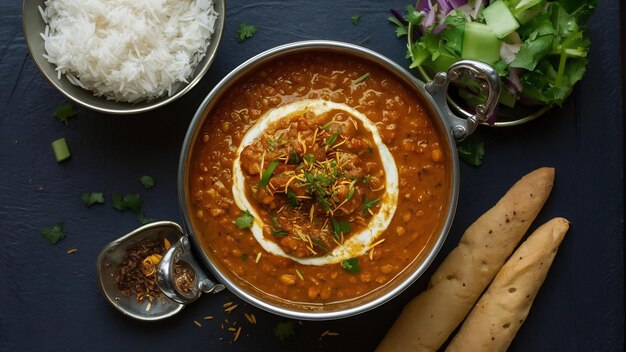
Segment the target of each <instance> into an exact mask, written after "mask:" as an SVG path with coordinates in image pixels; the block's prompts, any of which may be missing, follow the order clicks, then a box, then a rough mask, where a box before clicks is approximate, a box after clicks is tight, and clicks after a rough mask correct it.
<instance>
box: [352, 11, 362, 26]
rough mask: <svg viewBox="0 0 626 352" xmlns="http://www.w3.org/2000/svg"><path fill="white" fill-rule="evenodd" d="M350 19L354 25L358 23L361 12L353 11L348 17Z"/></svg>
mask: <svg viewBox="0 0 626 352" xmlns="http://www.w3.org/2000/svg"><path fill="white" fill-rule="evenodd" d="M350 20H351V21H352V24H354V25H357V24H359V21H360V20H361V14H360V13H355V14H354V15H352V16H351V17H350Z"/></svg>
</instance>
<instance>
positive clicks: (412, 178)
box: [189, 53, 451, 303]
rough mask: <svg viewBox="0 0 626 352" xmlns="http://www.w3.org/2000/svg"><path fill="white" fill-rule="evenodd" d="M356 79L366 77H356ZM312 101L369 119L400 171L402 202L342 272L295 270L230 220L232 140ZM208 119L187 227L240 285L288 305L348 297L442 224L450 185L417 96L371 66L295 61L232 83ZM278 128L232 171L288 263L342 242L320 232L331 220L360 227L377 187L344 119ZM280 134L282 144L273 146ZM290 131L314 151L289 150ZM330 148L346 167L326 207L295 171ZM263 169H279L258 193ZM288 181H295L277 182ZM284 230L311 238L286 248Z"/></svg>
mask: <svg viewBox="0 0 626 352" xmlns="http://www.w3.org/2000/svg"><path fill="white" fill-rule="evenodd" d="M365 74H369V75H367V76H366V77H367V78H366V79H360V77H363V76H364V75H365ZM318 98H319V99H323V100H329V101H333V102H337V103H343V104H346V105H348V106H351V107H353V108H355V109H356V110H358V111H359V112H361V113H363V114H364V115H365V116H367V117H368V118H369V120H371V121H372V122H373V123H374V124H375V125H376V126H377V127H378V131H379V134H380V135H381V137H382V140H383V142H384V143H385V145H386V146H387V148H388V149H389V150H390V152H391V154H392V155H393V157H394V160H395V162H396V165H397V169H398V177H399V194H400V196H399V198H398V204H397V209H396V212H395V215H394V217H393V219H392V220H391V223H390V225H389V226H388V228H387V230H386V231H385V232H384V233H383V234H381V235H380V237H379V238H378V239H377V243H379V244H378V245H376V246H374V247H372V248H371V249H370V250H369V251H368V252H367V253H366V254H365V255H362V256H361V257H359V258H358V259H356V260H357V261H358V270H354V269H355V268H354V267H352V268H349V269H350V270H346V268H344V267H342V265H341V264H328V265H321V266H314V265H303V264H299V263H296V262H294V261H292V260H290V259H288V258H285V257H282V256H277V255H272V254H270V253H267V252H265V251H264V250H263V248H262V247H261V245H260V244H259V243H258V242H257V241H256V240H255V238H254V236H253V235H252V233H251V232H250V230H249V229H239V228H238V227H237V226H235V224H234V221H235V220H236V219H237V218H239V217H240V216H241V214H242V210H241V209H239V208H238V206H237V205H236V204H235V202H234V201H233V195H232V167H233V160H235V158H236V152H237V149H238V147H239V144H240V142H241V139H242V137H243V136H244V134H245V133H246V131H247V130H248V129H249V128H250V127H251V126H252V125H253V124H254V123H255V122H256V121H257V119H258V118H259V117H260V116H262V115H263V114H264V113H266V112H267V111H269V110H271V109H272V108H274V107H277V106H279V105H281V104H286V103H290V102H293V101H296V100H301V99H318ZM208 114H209V116H208V117H207V119H206V120H205V122H204V125H203V126H202V129H201V132H200V133H199V137H198V139H197V141H196V143H195V145H194V146H193V151H192V155H191V161H190V162H191V168H190V170H191V171H190V174H189V185H190V188H189V192H190V195H191V197H190V199H191V201H190V204H189V207H190V209H191V214H192V225H193V228H194V231H196V234H197V235H198V238H199V239H200V242H201V244H202V246H203V247H204V249H205V250H206V251H207V252H210V253H212V256H213V257H215V258H218V261H219V263H216V264H217V265H218V266H220V267H221V268H222V269H226V270H227V271H229V272H231V273H232V274H233V276H234V277H233V279H234V281H236V282H238V283H240V284H241V285H244V286H248V287H250V286H251V287H254V288H256V289H259V290H261V291H263V292H264V293H266V294H269V295H273V296H278V297H281V298H283V299H287V300H291V301H294V302H314V303H325V302H334V301H342V300H347V299H353V298H357V297H360V296H362V295H365V294H367V293H368V292H371V291H373V290H376V289H377V288H379V287H381V286H383V285H385V284H386V283H388V282H390V281H391V280H392V279H393V278H394V277H395V276H397V275H398V274H399V273H400V272H401V271H402V270H403V269H404V268H406V267H407V266H408V265H409V264H410V263H411V262H413V261H414V260H415V259H416V258H417V257H418V255H419V254H420V252H422V251H423V250H424V249H425V247H427V246H428V245H429V241H430V240H431V237H432V236H433V235H435V234H436V233H437V231H439V229H440V228H441V225H442V222H443V221H444V220H445V214H446V212H447V204H448V199H449V196H450V193H449V188H450V187H449V185H450V182H451V170H450V160H448V158H449V151H448V150H447V146H446V145H445V143H444V141H443V139H442V137H441V135H440V132H439V131H438V130H437V128H436V127H435V125H434V123H433V122H432V120H431V117H430V116H429V112H428V110H427V109H426V108H425V106H424V103H423V102H422V101H421V98H420V97H419V96H418V95H417V94H416V93H415V92H413V91H412V90H411V89H409V88H407V87H406V86H405V85H404V84H403V83H402V82H401V81H400V80H399V79H397V78H396V77H394V76H392V75H390V74H389V73H387V72H386V71H385V70H384V69H382V68H380V67H378V66H377V65H374V64H371V63H368V62H366V61H361V60H359V59H356V58H353V57H348V56H344V55H342V54H337V53H306V54H293V55H290V56H287V57H283V58H280V59H276V60H274V61H272V62H270V63H268V64H265V65H264V66H262V67H260V68H258V69H256V70H255V71H254V72H253V73H251V74H248V75H247V76H245V77H243V78H242V79H240V80H239V81H238V82H236V83H235V84H234V85H233V86H231V87H230V88H229V89H228V90H227V91H226V92H225V93H224V94H223V95H222V96H221V97H220V100H219V101H218V102H217V103H216V105H215V106H214V107H213V108H212V109H211V110H210V111H209V112H208ZM329 122H330V123H329ZM281 123H282V125H281V124H280V123H279V124H278V125H277V126H272V127H270V128H269V129H268V131H266V132H265V134H264V135H263V136H262V137H261V138H260V139H259V140H258V141H256V142H255V143H253V144H252V145H249V146H248V147H246V148H245V149H244V151H243V152H242V155H241V165H242V169H243V170H244V173H245V174H246V180H247V184H248V185H249V186H250V187H249V193H248V194H247V197H248V199H251V200H254V202H253V203H254V204H255V207H257V206H258V210H260V213H261V214H263V215H262V217H263V222H264V224H265V225H266V226H265V228H264V234H265V236H266V237H267V238H272V239H273V240H274V241H275V242H276V243H277V244H279V245H281V247H282V248H283V249H284V250H285V252H287V253H289V254H291V255H293V256H296V257H302V256H316V255H323V254H324V253H325V251H328V250H332V247H334V246H336V245H337V244H338V243H340V241H341V235H344V236H347V235H349V234H344V233H341V232H340V233H337V232H336V231H333V230H332V226H329V222H331V224H332V221H333V219H336V220H338V221H345V222H348V223H349V224H350V225H351V226H350V228H351V230H352V231H354V230H353V229H355V228H358V227H359V226H366V225H367V220H368V218H369V217H370V216H371V214H368V213H369V212H374V211H375V209H376V199H377V197H379V196H380V194H381V192H382V189H378V186H377V185H379V184H381V183H382V181H381V179H382V178H384V170H381V169H380V162H379V161H380V160H379V159H377V158H376V156H377V154H376V153H375V148H376V146H375V145H373V142H372V140H371V134H370V135H368V134H367V133H363V132H357V131H359V124H358V123H354V121H350V117H349V116H345V115H344V116H342V113H334V112H330V113H329V114H327V115H325V116H322V117H319V116H307V115H306V114H301V115H298V116H292V117H289V118H288V119H287V120H285V121H281ZM343 123H346V124H343ZM352 124H353V125H354V130H351V129H349V125H352ZM341 126H343V127H344V128H343V129H342V128H339V127H341ZM361 130H363V129H362V128H361ZM279 131H282V132H281V135H283V134H284V136H283V138H284V141H280V143H283V144H278V145H277V143H278V142H279V141H278V139H279V138H275V137H276V134H277V133H278V132H279ZM349 131H351V132H349ZM298 132H300V134H301V135H300V139H301V140H302V139H306V138H308V140H309V143H308V144H306V145H308V146H312V145H313V144H315V141H317V144H318V146H317V148H315V149H317V150H315V149H310V150H309V153H306V151H304V150H302V148H301V147H298V143H292V142H294V141H293V137H294V136H295V137H296V141H297V140H298ZM315 133H317V135H318V136H315V138H314V137H313V135H315ZM333 136H335V137H333ZM290 138H291V139H290ZM331 138H334V140H333V141H332V143H328V142H329V140H330V139H331ZM270 141H273V142H270ZM349 142H350V143H349ZM339 143H342V144H343V148H342V151H343V152H345V153H346V155H345V157H346V158H350V159H351V160H352V161H351V162H350V163H349V164H346V168H347V169H345V170H343V171H342V172H343V174H342V175H343V176H342V177H340V178H338V179H337V180H334V181H336V182H337V183H336V185H337V186H341V187H339V189H331V190H330V191H329V192H330V196H328V198H327V199H326V200H325V201H326V202H328V204H327V205H328V206H327V207H324V206H323V205H324V201H320V200H318V199H315V198H316V196H317V195H318V194H317V193H316V192H315V190H311V189H310V188H309V187H308V185H310V183H307V181H306V176H305V174H304V171H303V170H306V168H307V167H309V166H310V165H308V164H307V159H306V158H309V162H313V160H315V161H318V162H319V161H322V162H324V161H326V162H329V161H330V160H333V158H335V159H336V155H334V154H333V155H331V154H330V153H332V152H333V150H335V151H336V150H338V149H340V148H341V147H337V148H336V149H333V148H332V146H333V145H336V144H339ZM326 144H329V145H330V146H329V148H326V146H327V145H326ZM270 149H271V150H270ZM264 153H265V154H264ZM316 153H317V154H316ZM308 155H313V157H312V159H311V156H308ZM340 157H341V155H340ZM273 161H278V162H277V163H275V165H274V168H273V170H272V172H270V174H269V177H268V179H267V180H266V183H267V184H266V185H263V187H259V184H260V183H261V180H262V179H263V176H265V175H263V174H264V171H267V169H268V167H269V166H270V165H271V164H272V162H273ZM319 164H323V163H319ZM348 165H350V166H348ZM299 167H300V169H298V168H299ZM297 169H298V170H297ZM318 171H319V170H318ZM296 173H297V175H296ZM293 176H300V178H299V179H297V180H291V184H289V185H287V184H286V183H287V182H288V181H289V179H291V178H292V177H293ZM368 182H372V183H371V184H368ZM289 192H291V193H292V194H288V193H289ZM349 193H352V195H351V196H350V197H348V194H349ZM294 197H295V198H294ZM346 198H348V199H347V200H346ZM295 200H297V202H298V203H296V202H295ZM368 202H369V203H368ZM366 204H368V205H369V206H366ZM311 207H313V210H311ZM315 207H317V209H315ZM370 208H371V209H370ZM281 209H282V210H281ZM279 210H280V211H279ZM330 210H332V211H330ZM311 214H313V215H311ZM311 218H314V219H317V220H311ZM325 219H326V220H325ZM294 224H296V225H297V226H309V227H308V228H307V230H306V231H305V232H306V233H307V234H311V233H313V234H314V235H313V236H312V237H314V238H309V239H308V240H306V241H304V240H300V241H297V243H296V244H293V243H291V242H292V241H290V240H285V239H290V238H295V237H296V236H299V235H298V234H297V233H295V231H294V226H293V225H294ZM307 224H309V225H307ZM311 229H314V230H311ZM337 235H339V236H337ZM383 239H384V241H382V242H381V241H380V240H383ZM313 240H315V242H317V244H318V245H317V246H316V245H315V242H313ZM307 243H308V245H306V244H307Z"/></svg>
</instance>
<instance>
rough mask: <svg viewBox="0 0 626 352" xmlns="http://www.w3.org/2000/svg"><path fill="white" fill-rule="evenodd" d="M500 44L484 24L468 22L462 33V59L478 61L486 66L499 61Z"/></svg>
mask: <svg viewBox="0 0 626 352" xmlns="http://www.w3.org/2000/svg"><path fill="white" fill-rule="evenodd" d="M500 45H502V42H501V41H500V40H499V39H498V38H497V37H496V35H495V34H494V33H493V31H492V30H491V29H490V28H489V27H488V26H487V25H485V24H482V23H477V22H468V23H466V24H465V33H463V51H462V52H461V57H462V58H463V59H470V60H478V61H482V62H485V63H488V64H493V63H494V62H496V61H498V60H500Z"/></svg>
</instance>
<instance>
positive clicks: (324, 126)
mask: <svg viewBox="0 0 626 352" xmlns="http://www.w3.org/2000/svg"><path fill="white" fill-rule="evenodd" d="M332 124H333V120H330V121H328V122H326V123H325V124H323V125H322V126H320V127H322V129H323V130H325V129H327V128H328V127H330V125H332Z"/></svg>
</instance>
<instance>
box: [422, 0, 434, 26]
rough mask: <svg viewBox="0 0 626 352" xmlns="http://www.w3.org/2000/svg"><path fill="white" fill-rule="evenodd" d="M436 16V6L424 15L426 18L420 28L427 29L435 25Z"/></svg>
mask: <svg viewBox="0 0 626 352" xmlns="http://www.w3.org/2000/svg"><path fill="white" fill-rule="evenodd" d="M436 15H437V5H435V6H434V7H433V9H432V10H431V11H430V12H429V13H428V14H426V18H424V21H422V28H429V27H430V26H432V25H433V24H435V16H436Z"/></svg>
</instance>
